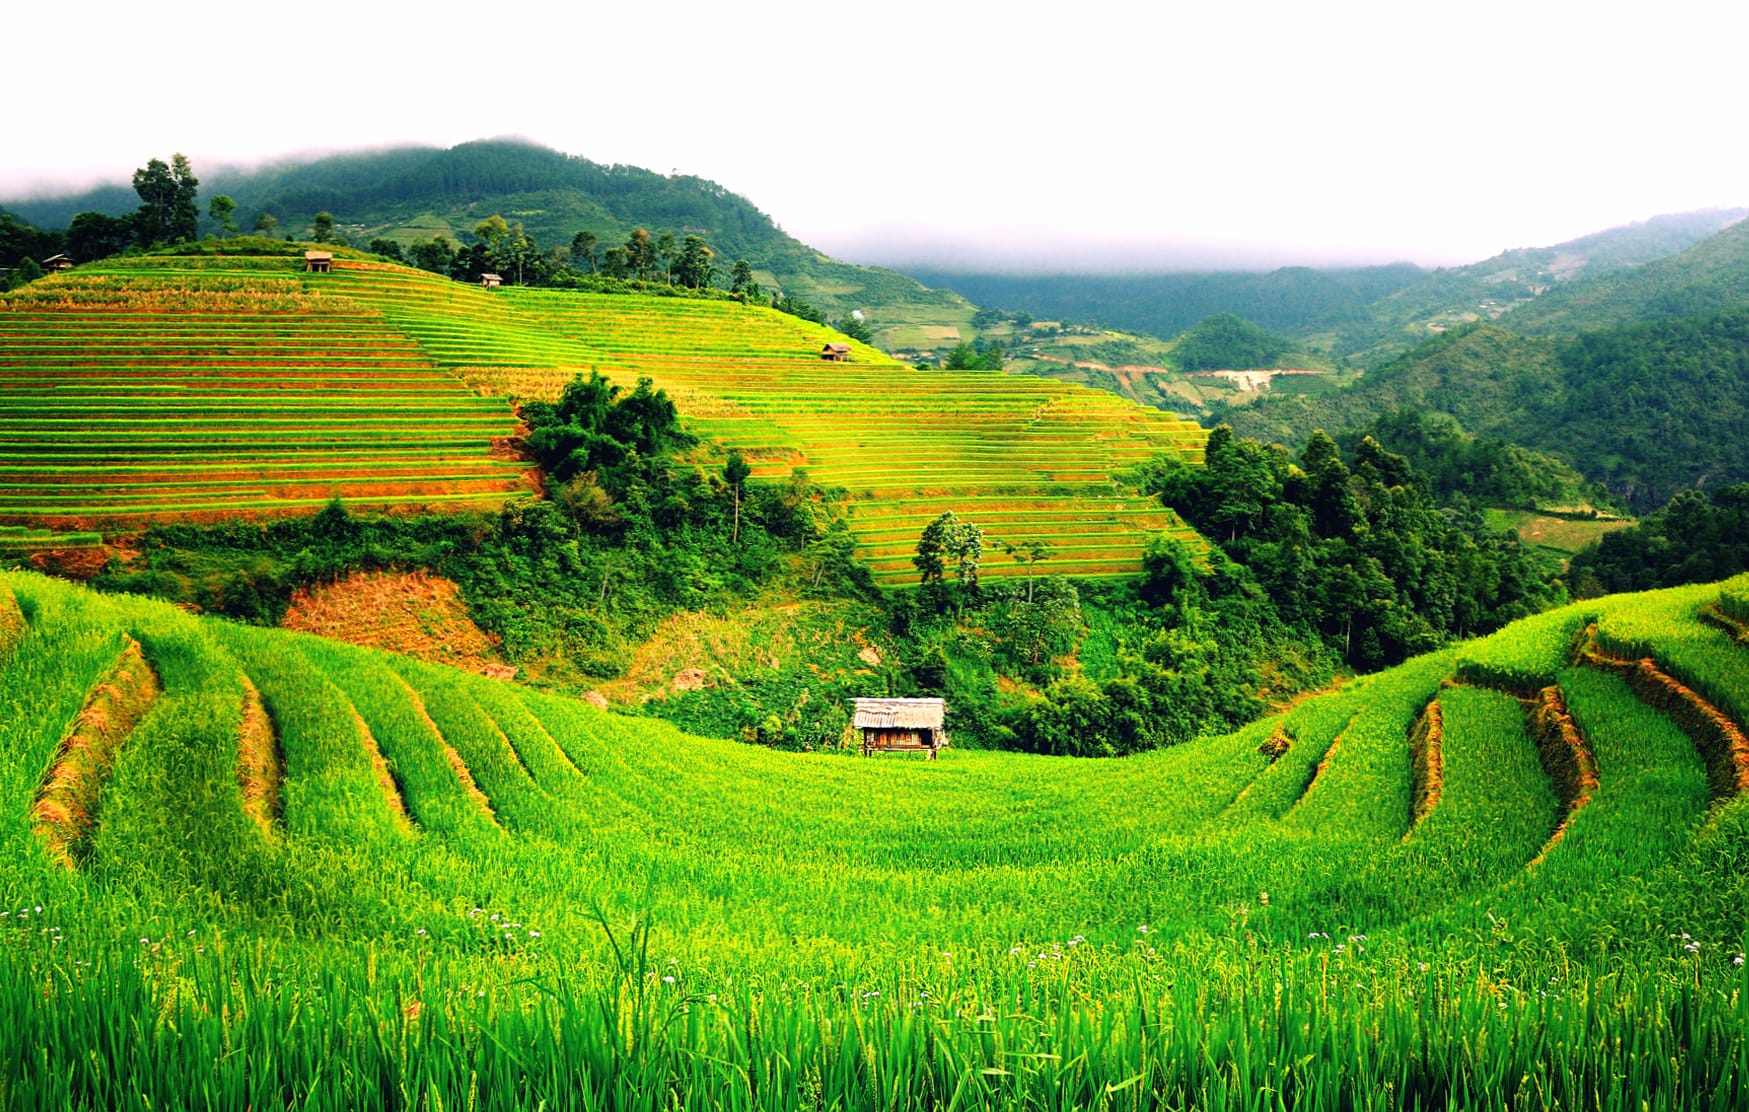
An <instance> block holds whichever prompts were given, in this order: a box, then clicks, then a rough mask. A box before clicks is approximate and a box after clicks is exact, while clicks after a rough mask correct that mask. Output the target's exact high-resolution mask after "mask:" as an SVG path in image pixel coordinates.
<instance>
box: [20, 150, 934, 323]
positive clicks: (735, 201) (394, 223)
mask: <svg viewBox="0 0 1749 1112" xmlns="http://www.w3.org/2000/svg"><path fill="white" fill-rule="evenodd" d="M207 184H208V186H209V188H210V189H212V190H213V191H215V192H217V193H219V194H222V195H224V196H227V197H230V198H233V199H234V205H235V210H234V211H235V213H236V220H237V221H238V223H239V224H240V225H241V226H242V227H244V228H246V229H254V230H258V231H259V230H266V231H267V232H269V233H271V232H272V231H273V230H275V229H277V230H278V231H279V232H282V233H286V234H290V235H293V236H295V237H296V238H298V239H316V238H320V239H324V240H328V239H333V240H338V241H340V242H348V243H351V244H352V245H354V246H358V247H364V246H366V245H367V244H369V243H373V242H375V241H379V240H381V241H383V242H385V243H395V244H398V245H399V246H400V247H401V248H402V249H403V250H405V251H408V252H409V254H408V260H409V261H410V262H413V263H414V264H415V265H425V264H426V263H427V262H432V261H434V260H435V259H436V254H433V255H431V256H429V257H428V258H426V259H424V260H421V259H419V258H416V257H415V256H414V255H413V254H411V252H413V251H415V250H417V249H419V248H420V247H424V248H426V249H427V250H430V251H433V252H436V251H437V250H438V249H437V248H434V247H433V246H432V245H434V244H437V243H439V242H440V241H442V242H444V243H447V244H448V245H449V248H450V251H451V254H452V255H453V254H454V253H455V252H456V251H458V250H459V251H462V252H464V253H466V252H471V251H472V249H473V247H475V246H476V245H478V244H479V243H480V242H481V241H482V239H483V237H480V236H478V235H476V234H475V229H476V228H478V227H479V226H480V225H481V224H482V223H483V222H486V221H488V220H490V219H491V218H492V217H494V216H498V215H500V214H515V217H516V220H517V221H519V222H520V223H519V224H518V225H517V227H518V229H519V230H520V231H521V232H522V233H523V234H524V235H525V236H526V237H527V239H528V240H529V241H531V242H532V243H537V244H539V245H541V246H540V249H539V250H531V251H528V252H524V253H523V254H524V256H525V257H524V259H523V262H524V266H525V268H526V267H527V266H528V265H530V264H531V263H532V262H533V261H534V260H535V259H542V260H549V261H564V260H560V259H558V258H557V256H556V255H555V253H554V249H563V251H564V252H565V253H566V255H567V256H569V255H570V254H572V253H575V254H577V255H585V254H587V248H586V245H588V244H593V245H597V246H598V247H599V250H600V257H599V258H598V259H597V261H598V262H599V263H602V264H605V263H607V261H608V260H607V258H606V254H607V252H608V251H609V250H610V249H615V248H616V245H619V244H622V243H624V242H626V241H627V240H628V239H629V238H631V237H632V236H633V233H634V232H636V231H637V230H639V229H649V230H650V232H649V235H650V238H651V239H652V241H654V240H655V239H657V238H659V237H660V236H661V235H663V234H668V235H670V236H671V237H672V238H673V239H674V240H675V241H676V242H677V243H680V242H683V241H684V238H685V237H686V236H687V235H689V234H691V235H697V236H699V237H701V239H703V240H705V241H707V242H708V243H710V244H711V245H713V246H714V247H715V249H716V250H717V251H718V252H720V253H721V254H722V256H723V257H724V258H726V259H746V260H749V261H750V262H751V263H752V264H753V267H754V274H755V276H756V277H757V280H758V281H759V282H760V283H762V284H763V285H764V287H765V292H766V293H768V294H775V293H780V292H781V293H790V294H794V295H795V296H797V297H799V298H802V299H805V300H807V301H809V302H812V303H813V304H816V305H820V306H822V307H823V308H825V309H826V310H828V311H829V312H832V313H835V314H836V313H848V312H849V311H850V310H851V309H854V308H862V309H864V310H870V311H877V312H878V311H879V310H880V308H881V307H883V306H897V305H923V306H935V307H938V308H940V307H947V308H957V307H959V306H961V305H963V303H962V302H960V301H959V299H957V298H955V297H953V296H952V295H950V294H945V293H939V292H937V291H933V290H928V289H925V288H924V287H923V286H921V285H919V284H918V283H917V282H915V281H913V280H912V279H910V278H906V277H904V276H903V275H900V274H896V273H894V272H892V271H890V270H880V269H876V268H871V267H859V266H852V265H850V264H847V263H841V262H838V261H836V260H832V259H827V258H825V257H824V256H822V255H820V254H819V253H818V252H816V251H814V250H812V249H810V248H808V247H806V246H805V245H803V244H801V243H799V242H797V241H796V240H794V239H792V238H791V237H789V236H788V235H786V234H784V233H783V231H782V230H781V229H779V228H778V227H777V225H776V224H775V223H773V222H772V220H771V218H770V217H768V216H766V215H765V214H764V213H762V212H760V211H759V210H758V209H757V208H756V207H755V206H754V205H753V204H752V203H751V202H749V201H748V200H747V199H746V198H744V197H741V196H739V195H737V194H735V193H732V192H730V191H729V190H727V189H724V188H723V187H722V186H720V185H717V184H716V183H714V182H710V181H706V180H705V179H703V178H698V177H692V176H689V175H663V174H658V173H655V172H652V171H649V170H643V169H640V168H638V167H635V166H617V165H616V166H604V165H601V164H598V163H595V162H591V161H589V160H588V159H585V158H578V157H574V156H567V155H564V154H561V153H559V152H557V151H553V150H548V149H546V148H542V147H538V146H533V145H530V144H527V143H521V142H514V141H508V140H490V141H481V142H473V143H463V144H460V145H458V146H456V147H453V148H450V149H448V150H432V149H423V148H416V149H398V150H388V151H375V152H370V153H364V154H343V155H335V156H331V157H327V158H322V159H317V160H315V161H311V162H299V163H292V164H288V165H282V166H277V167H268V168H264V169H260V170H255V171H249V172H243V173H214V174H209V175H208V177H207ZM135 203H136V201H135V198H134V197H133V196H132V195H131V194H129V193H128V192H127V191H126V190H121V189H115V188H104V189H99V190H94V191H92V192H90V193H87V194H83V195H80V196H75V197H65V198H52V199H41V200H34V201H29V202H14V203H13V206H12V207H13V209H14V211H15V212H17V213H18V214H19V215H20V216H21V217H22V218H24V219H27V220H30V221H31V222H33V223H35V224H36V225H38V226H39V227H49V228H55V227H66V226H68V225H69V224H70V223H72V222H73V221H74V220H75V218H76V217H77V216H79V215H80V214H82V213H89V214H91V216H92V217H97V218H101V219H103V220H108V219H111V218H116V217H124V216H127V215H128V214H129V213H130V212H131V210H132V208H133V206H134V204H135ZM88 222H89V218H88ZM207 227H208V228H210V229H211V230H213V231H215V232H216V231H221V230H222V226H221V223H220V222H219V221H218V220H216V219H215V220H213V221H211V222H210V223H209V224H208V225H207ZM580 236H581V237H587V238H586V239H584V240H583V241H582V242H579V237H580ZM652 246H654V243H653V242H652ZM107 253H109V252H105V254H107ZM80 257H81V258H84V257H85V256H80ZM0 265H4V264H0ZM443 266H444V267H445V268H447V267H448V266H449V261H448V260H445V261H444V262H443ZM435 268H436V267H435V266H432V267H428V269H435ZM579 269H582V270H584V271H585V273H588V272H590V271H593V270H594V269H596V268H595V267H590V266H583V267H580V268H579ZM500 273H503V272H502V271H501V272H500Z"/></svg>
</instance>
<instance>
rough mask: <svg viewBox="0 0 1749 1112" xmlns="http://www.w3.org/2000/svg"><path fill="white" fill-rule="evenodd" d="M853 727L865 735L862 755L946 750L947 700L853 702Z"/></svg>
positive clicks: (871, 700)
mask: <svg viewBox="0 0 1749 1112" xmlns="http://www.w3.org/2000/svg"><path fill="white" fill-rule="evenodd" d="M851 702H852V703H853V704H854V706H855V708H856V717H855V718H854V719H852V721H851V725H852V726H853V727H855V728H856V729H857V730H858V731H860V732H861V734H862V751H863V753H864V754H865V755H866V754H869V753H877V752H911V753H928V754H929V759H930V760H932V761H933V760H934V759H935V753H936V750H938V749H944V748H946V747H947V731H946V730H944V729H942V723H943V720H944V719H945V718H946V717H947V700H945V699H853V700H851Z"/></svg>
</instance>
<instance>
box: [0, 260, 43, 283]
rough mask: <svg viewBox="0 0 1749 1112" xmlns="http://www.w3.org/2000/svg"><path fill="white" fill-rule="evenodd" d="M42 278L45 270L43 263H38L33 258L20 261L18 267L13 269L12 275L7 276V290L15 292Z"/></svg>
mask: <svg viewBox="0 0 1749 1112" xmlns="http://www.w3.org/2000/svg"><path fill="white" fill-rule="evenodd" d="M42 276H43V268H42V264H41V263H38V262H37V261H36V260H35V259H32V258H23V259H20V260H18V265H17V266H16V267H14V268H13V269H12V273H11V274H9V275H7V277H6V288H7V289H9V290H15V289H17V288H18V287H20V286H24V285H28V284H30V283H31V282H34V281H36V280H37V279H38V278H41V277H42Z"/></svg>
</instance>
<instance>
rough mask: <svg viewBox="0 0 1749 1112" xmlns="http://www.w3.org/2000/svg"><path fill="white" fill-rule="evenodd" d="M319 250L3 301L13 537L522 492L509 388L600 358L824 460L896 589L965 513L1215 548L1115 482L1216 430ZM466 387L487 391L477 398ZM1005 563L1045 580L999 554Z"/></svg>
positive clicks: (742, 428) (203, 260) (982, 520)
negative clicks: (925, 535) (949, 523)
mask: <svg viewBox="0 0 1749 1112" xmlns="http://www.w3.org/2000/svg"><path fill="white" fill-rule="evenodd" d="M300 265H301V264H300V263H299V261H298V260H294V259H273V258H239V259H226V258H214V257H198V258H147V259H131V260H113V261H111V262H108V263H105V264H101V265H97V266H91V267H85V268H81V269H80V270H79V271H77V272H75V273H73V274H69V275H63V276H58V277H55V278H52V279H49V280H46V281H44V282H40V283H36V284H34V285H33V286H31V287H30V288H29V289H28V290H26V291H23V292H22V293H21V294H18V295H15V296H13V297H11V298H8V299H4V300H0V521H30V522H34V523H47V524H56V525H69V524H78V525H86V526H94V525H104V524H109V523H114V522H121V521H133V520H140V519H145V518H151V517H157V516H163V515H167V514H171V513H178V512H180V513H185V514H186V513H193V514H207V515H212V516H218V515H223V514H228V513H236V512H254V511H261V510H267V509H294V508H300V507H305V506H314V505H319V504H321V503H322V502H324V501H326V500H327V499H328V498H330V497H332V496H334V495H336V494H338V495H340V496H342V497H344V498H347V499H348V500H349V501H353V502H356V503H360V504H364V505H390V504H401V505H427V506H444V505H481V504H491V503H494V502H497V501H502V500H503V499H505V498H508V497H518V496H520V495H521V494H522V493H523V489H522V481H521V472H520V469H519V468H518V467H517V466H516V465H515V464H514V463H511V462H507V461H497V460H493V459H490V458H488V457H487V455H486V453H485V447H486V445H487V444H488V443H489V442H490V441H491V439H492V438H494V437H501V436H506V435H508V434H509V433H510V432H511V424H512V422H511V421H510V420H509V418H508V413H507V410H506V407H505V404H504V402H502V401H501V400H498V399H500V398H501V397H503V396H504V395H512V396H514V397H518V398H528V397H554V396H556V395H557V393H558V391H559V390H560V389H561V388H562V386H563V384H564V383H565V382H567V381H569V380H570V378H571V377H572V376H573V375H575V374H577V373H579V372H585V371H587V370H589V369H597V370H599V371H601V373H603V374H606V375H608V376H610V377H612V378H614V379H616V380H617V381H619V382H621V383H623V384H624V385H626V386H627V387H628V388H629V387H630V386H632V385H634V384H635V382H636V381H637V379H639V378H641V377H648V378H650V379H652V380H654V382H655V383H656V385H658V386H660V387H661V388H663V389H665V390H667V391H668V392H669V393H670V394H671V395H672V396H673V397H674V398H675V399H676V401H677V402H678V404H679V405H680V408H681V411H682V413H683V414H684V415H685V416H686V420H687V424H688V425H689V426H690V427H691V428H692V429H693V430H694V431H695V432H697V433H699V434H700V435H702V436H705V437H708V438H711V439H714V440H716V441H718V442H720V443H722V444H724V445H726V446H729V447H733V448H738V449H740V450H741V451H742V452H743V453H744V454H745V455H746V456H747V458H748V460H749V462H750V463H751V464H752V465H753V468H754V471H753V473H754V476H755V477H756V478H781V477H785V476H787V475H788V474H789V473H790V471H791V470H792V469H793V468H797V467H801V468H806V469H807V470H808V472H809V474H810V475H811V476H812V477H813V478H814V479H815V480H816V481H817V482H820V483H822V484H824V485H827V486H830V487H841V488H843V489H845V490H847V491H849V492H850V494H851V496H852V499H853V510H852V517H851V520H852V526H853V529H854V531H855V532H856V534H857V537H858V540H859V541H860V542H861V545H862V553H861V555H862V557H863V558H864V559H865V560H866V561H867V562H868V563H869V564H870V565H871V567H872V568H873V569H874V571H875V573H876V576H877V578H879V579H881V580H883V581H885V582H888V583H895V584H896V583H903V582H908V581H910V580H911V578H912V577H913V576H914V574H915V573H914V571H913V569H912V566H911V562H910V559H911V555H912V554H913V553H914V551H915V547H916V538H917V535H918V534H919V533H920V532H921V531H922V528H923V526H924V525H925V524H927V523H928V522H929V521H930V520H931V519H932V518H934V517H936V516H938V515H939V514H941V513H942V512H943V511H944V510H948V509H952V510H954V511H956V512H957V513H958V514H959V515H960V516H961V517H966V518H970V519H971V520H973V521H976V522H977V523H978V524H979V525H981V526H982V527H983V528H984V530H985V533H986V537H987V540H988V541H990V542H992V543H993V542H996V541H1006V542H1009V543H1013V544H1021V543H1024V542H1026V541H1031V540H1045V541H1049V542H1050V543H1051V544H1052V545H1053V547H1054V554H1053V555H1052V557H1051V558H1050V559H1049V560H1048V562H1047V563H1046V564H1045V565H1044V566H1045V568H1046V569H1047V570H1049V571H1052V572H1061V573H1065V574H1072V575H1116V574H1128V573H1133V572H1135V571H1136V570H1138V569H1139V567H1140V560H1141V553H1142V549H1143V546H1144V545H1145V543H1146V541H1147V538H1148V537H1149V536H1150V535H1152V534H1153V533H1156V532H1159V531H1162V530H1165V531H1168V532H1171V533H1173V534H1175V535H1177V536H1179V537H1180V538H1181V539H1183V540H1185V541H1186V542H1187V543H1190V544H1192V545H1193V546H1198V547H1200V546H1201V543H1202V542H1201V539H1200V538H1198V537H1197V536H1196V534H1195V533H1194V531H1192V530H1190V529H1189V528H1188V527H1186V526H1185V525H1184V524H1183V523H1182V522H1181V521H1180V520H1178V519H1177V517H1176V516H1175V515H1174V514H1173V513H1172V512H1171V511H1170V510H1167V509H1165V508H1163V507H1161V506H1159V505H1158V504H1156V503H1154V502H1152V501H1150V500H1146V499H1141V498H1137V497H1135V496H1134V494H1133V493H1132V492H1131V491H1130V490H1128V489H1126V488H1125V487H1124V486H1123V485H1122V484H1121V483H1119V482H1116V481H1114V478H1113V475H1114V473H1115V472H1117V471H1119V470H1121V469H1123V468H1125V467H1128V466H1131V465H1133V464H1136V463H1138V462H1140V461H1142V460H1145V459H1147V458H1148V457H1149V456H1151V455H1153V454H1155V453H1157V452H1159V451H1161V450H1165V449H1177V450H1180V451H1183V452H1185V453H1186V454H1187V455H1190V456H1192V457H1196V456H1199V455H1200V453H1201V450H1202V441H1203V432H1202V430H1201V429H1200V428H1198V427H1197V426H1196V425H1195V424H1194V423H1192V422H1187V421H1179V420H1177V419H1175V418H1173V417H1171V416H1170V415H1168V414H1164V413H1161V412H1159V411H1157V410H1153V409H1149V408H1144V407H1141V406H1135V405H1132V404H1129V403H1127V402H1123V401H1121V400H1119V399H1116V398H1114V397H1113V396H1111V395H1109V394H1106V393H1104V392H1102V391H1097V390H1090V389H1085V388H1082V387H1079V386H1070V385H1065V384H1062V383H1057V382H1052V381H1048V380H1042V379H1035V378H1029V377H1024V376H1007V375H1001V374H994V373H988V372H979V373H969V372H956V373H947V372H920V371H916V370H913V369H911V368H909V367H906V366H904V365H902V364H899V363H897V362H895V361H893V360H892V359H890V358H888V357H887V356H885V355H883V354H881V353H880V352H878V351H876V350H874V349H873V348H869V347H866V346H864V345H860V344H856V345H853V347H854V352H853V356H852V359H851V361H850V362H848V363H825V362H822V361H821V360H820V358H819V351H820V348H821V346H822V345H823V344H824V343H826V342H827V341H828V340H838V339H841V337H839V336H838V335H837V334H836V333H834V332H830V331H829V330H827V329H824V328H820V327H818V326H815V325H812V324H809V323H807V322H805V321H800V320H797V319H796V318H794V317H789V316H785V315H783V314H781V313H776V312H773V311H770V310H764V309H753V308H748V307H745V306H740V305H735V304H732V303H723V302H703V301H690V300H684V299H679V298H660V297H648V298H634V297H610V296H603V295H589V294H575V293H561V292H553V291H538V290H500V291H497V292H495V293H487V292H485V291H483V290H481V289H478V288H475V287H472V286H466V285H462V284H460V283H456V282H451V281H447V280H444V279H440V278H436V277H434V276H432V275H429V274H425V273H423V272H419V271H413V270H408V269H405V268H401V267H392V266H386V265H378V264H370V263H362V262H348V261H344V260H342V261H340V262H338V263H337V264H336V267H337V269H336V270H335V271H334V273H332V274H327V275H305V274H302V273H301V272H300V271H299V270H298V269H297V268H298V267H299V266H300ZM458 376H459V378H460V379H465V380H467V381H469V382H471V383H473V384H475V385H476V386H477V387H478V388H480V390H481V391H482V392H483V393H484V394H485V395H487V396H484V397H473V396H469V395H468V394H467V393H466V392H465V391H464V390H463V389H462V388H461V387H460V386H459V385H458ZM987 573H988V574H992V575H1009V574H1022V570H1021V569H1020V568H1019V567H1017V566H1008V565H1007V563H1006V562H1004V561H989V567H988V569H987Z"/></svg>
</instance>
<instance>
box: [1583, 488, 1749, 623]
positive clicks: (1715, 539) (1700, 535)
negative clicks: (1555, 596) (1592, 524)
mask: <svg viewBox="0 0 1749 1112" xmlns="http://www.w3.org/2000/svg"><path fill="white" fill-rule="evenodd" d="M1746 569H1749V484H1744V483H1737V484H1735V485H1732V486H1725V487H1720V488H1719V489H1717V490H1715V491H1712V492H1711V493H1710V494H1709V493H1708V492H1707V491H1704V490H1685V491H1683V492H1682V493H1680V494H1678V495H1677V496H1676V497H1675V498H1672V499H1671V500H1670V501H1669V503H1668V504H1667V505H1665V506H1664V507H1663V508H1662V509H1659V510H1658V511H1656V512H1654V513H1651V514H1648V515H1647V516H1646V517H1645V519H1644V520H1642V521H1641V522H1640V523H1639V524H1638V525H1636V526H1634V527H1633V528H1631V529H1623V530H1619V531H1617V532H1613V533H1609V534H1607V535H1606V536H1604V537H1603V538H1602V539H1600V540H1599V541H1598V542H1597V544H1596V545H1595V546H1593V547H1591V548H1588V549H1586V550H1584V551H1583V552H1580V553H1579V554H1578V555H1576V556H1574V557H1573V568H1572V576H1571V579H1572V582H1573V584H1574V590H1575V591H1576V592H1578V593H1579V594H1580V595H1582V596H1587V597H1590V596H1595V595H1601V594H1605V593H1613V592H1617V591H1644V590H1649V589H1651V588H1653V587H1674V586H1678V585H1680V584H1684V583H1705V582H1708V581H1710V580H1714V579H1724V578H1726V577H1727V576H1731V575H1735V574H1737V573H1738V572H1741V571H1744V570H1746Z"/></svg>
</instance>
